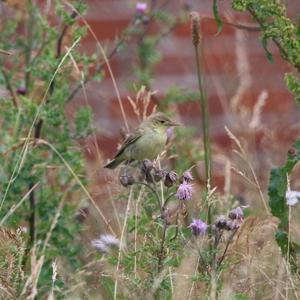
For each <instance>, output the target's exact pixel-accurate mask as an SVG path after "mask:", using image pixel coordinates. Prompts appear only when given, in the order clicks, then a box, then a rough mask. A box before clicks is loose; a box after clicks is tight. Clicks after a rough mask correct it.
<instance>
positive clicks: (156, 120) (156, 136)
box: [104, 112, 178, 169]
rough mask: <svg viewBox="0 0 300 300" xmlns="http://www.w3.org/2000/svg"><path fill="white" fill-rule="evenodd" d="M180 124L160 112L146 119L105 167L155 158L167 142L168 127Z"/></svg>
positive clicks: (111, 167)
mask: <svg viewBox="0 0 300 300" xmlns="http://www.w3.org/2000/svg"><path fill="white" fill-rule="evenodd" d="M176 125H178V124H176V123H174V122H173V121H171V120H170V119H169V118H168V117H167V116H166V115H165V114H163V113H161V112H158V113H155V114H152V115H151V116H149V117H148V118H147V119H145V120H144V121H143V122H142V123H141V124H140V125H139V127H138V128H136V130H135V131H134V132H133V133H132V134H131V135H129V136H128V137H127V138H126V139H125V141H124V142H123V144H122V146H121V148H120V150H119V151H118V152H117V154H116V155H115V157H114V159H113V160H112V161H111V162H109V163H108V164H107V165H105V166H104V167H105V168H109V169H114V168H116V167H117V166H118V165H119V164H121V163H122V162H126V163H127V162H132V161H142V160H144V159H146V158H147V159H154V158H156V157H157V155H158V154H160V153H161V152H162V151H163V149H164V147H165V145H166V142H167V129H168V128H169V127H172V126H176Z"/></svg>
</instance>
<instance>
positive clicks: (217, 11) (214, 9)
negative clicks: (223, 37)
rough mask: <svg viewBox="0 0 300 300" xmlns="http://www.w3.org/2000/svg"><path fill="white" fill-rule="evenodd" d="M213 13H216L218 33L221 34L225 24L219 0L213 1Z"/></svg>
mask: <svg viewBox="0 0 300 300" xmlns="http://www.w3.org/2000/svg"><path fill="white" fill-rule="evenodd" d="M213 13H214V17H215V19H216V22H217V25H218V32H217V33H220V32H221V31H222V28H223V22H222V20H221V17H220V15H219V10H218V0H213Z"/></svg>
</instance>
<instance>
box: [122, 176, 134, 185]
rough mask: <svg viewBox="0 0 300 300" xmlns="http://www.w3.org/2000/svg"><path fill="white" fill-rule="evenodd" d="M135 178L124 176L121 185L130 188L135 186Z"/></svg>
mask: <svg viewBox="0 0 300 300" xmlns="http://www.w3.org/2000/svg"><path fill="white" fill-rule="evenodd" d="M134 181H135V180H134V177H133V176H131V175H122V176H120V183H121V184H122V185H123V186H124V187H128V186H130V185H133V184H134Z"/></svg>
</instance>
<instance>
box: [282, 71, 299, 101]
mask: <svg viewBox="0 0 300 300" xmlns="http://www.w3.org/2000/svg"><path fill="white" fill-rule="evenodd" d="M284 79H285V82H286V85H287V87H288V89H289V91H290V92H291V93H292V94H294V96H295V99H296V101H297V102H298V104H300V80H299V77H297V76H296V75H294V74H286V75H285V77H284Z"/></svg>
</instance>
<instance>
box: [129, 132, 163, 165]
mask: <svg viewBox="0 0 300 300" xmlns="http://www.w3.org/2000/svg"><path fill="white" fill-rule="evenodd" d="M166 142H167V135H166V133H164V132H163V133H162V132H160V133H159V132H157V131H154V130H151V131H149V132H147V134H144V135H143V136H142V137H140V138H139V139H138V140H137V141H136V142H135V143H133V144H132V145H130V147H127V149H126V151H125V153H124V154H125V156H126V157H127V159H128V160H131V159H134V160H139V161H141V160H144V159H146V158H148V159H151V160H152V159H155V158H156V157H157V155H158V154H160V153H161V152H162V151H163V150H164V147H165V145H166Z"/></svg>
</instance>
